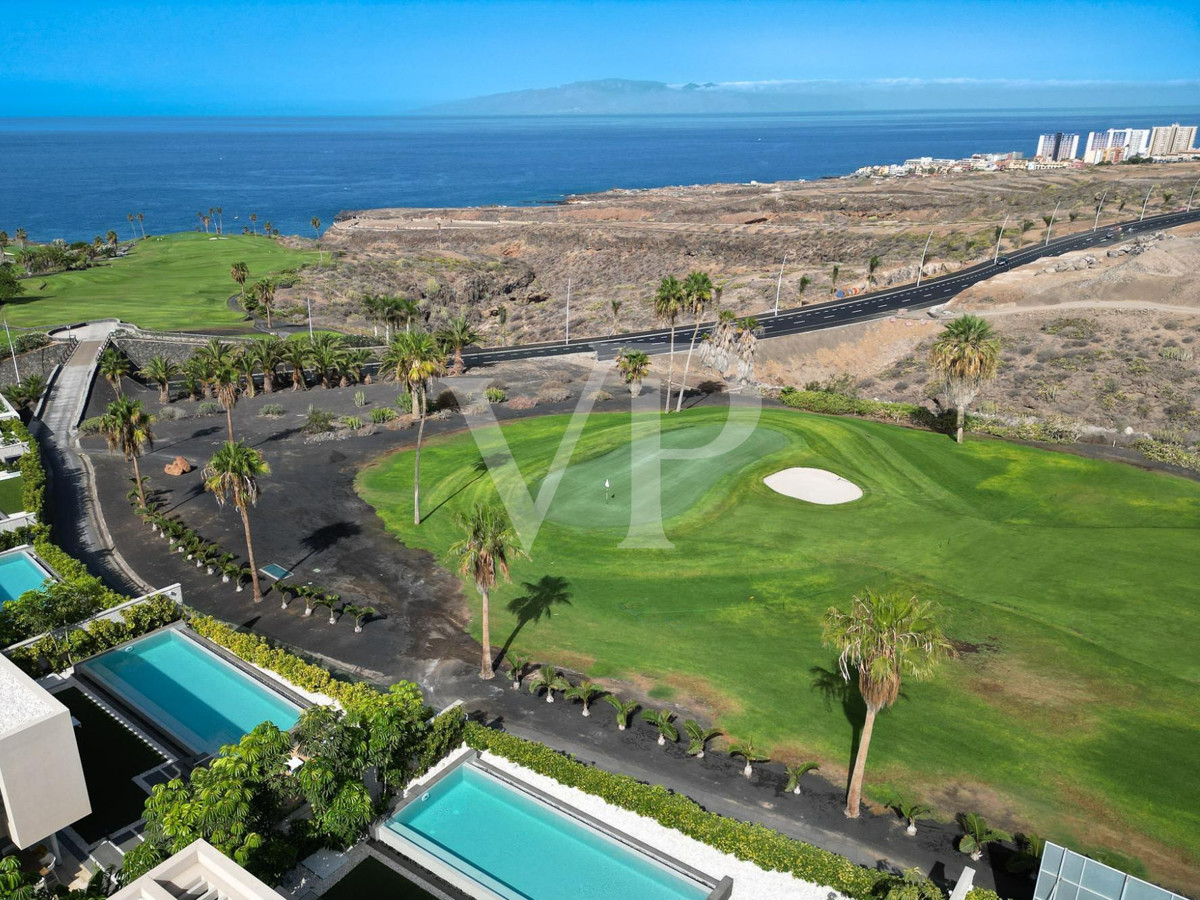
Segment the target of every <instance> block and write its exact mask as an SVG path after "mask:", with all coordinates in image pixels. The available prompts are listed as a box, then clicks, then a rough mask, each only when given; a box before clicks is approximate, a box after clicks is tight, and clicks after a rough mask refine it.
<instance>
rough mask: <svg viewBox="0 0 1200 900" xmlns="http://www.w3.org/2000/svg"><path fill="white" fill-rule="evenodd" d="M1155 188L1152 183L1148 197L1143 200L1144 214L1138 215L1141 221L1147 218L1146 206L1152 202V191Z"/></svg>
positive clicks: (1147, 192)
mask: <svg viewBox="0 0 1200 900" xmlns="http://www.w3.org/2000/svg"><path fill="white" fill-rule="evenodd" d="M1153 190H1154V185H1150V188H1149V190H1147V191H1146V199H1145V200H1143V201H1142V214H1141V215H1140V216H1138V221H1139V222H1140V221H1142V219H1144V218H1146V206H1147V204H1149V203H1150V193H1151V191H1153Z"/></svg>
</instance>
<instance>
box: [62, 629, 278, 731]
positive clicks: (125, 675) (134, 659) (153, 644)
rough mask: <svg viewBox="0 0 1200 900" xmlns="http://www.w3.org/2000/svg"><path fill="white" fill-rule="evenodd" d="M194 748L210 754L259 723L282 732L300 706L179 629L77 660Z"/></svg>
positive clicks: (88, 673)
mask: <svg viewBox="0 0 1200 900" xmlns="http://www.w3.org/2000/svg"><path fill="white" fill-rule="evenodd" d="M76 669H77V670H80V671H81V672H82V673H83V674H84V675H86V676H87V677H89V678H91V679H92V680H93V681H95V682H97V683H98V684H100V685H101V686H102V687H103V688H105V689H106V690H107V691H109V692H110V693H111V694H113V695H114V696H116V697H117V698H119V699H120V700H122V701H124V702H125V703H127V704H128V705H129V706H130V707H132V708H133V709H134V710H136V711H138V712H139V713H141V714H142V715H143V716H145V717H146V718H147V719H149V720H150V721H151V722H153V723H154V724H156V725H158V726H160V727H161V728H162V729H163V730H164V731H165V732H166V733H167V734H168V735H170V736H172V737H174V738H175V739H176V740H177V741H178V742H179V743H180V744H182V745H183V746H184V747H186V748H187V749H188V750H191V751H192V752H193V753H215V752H216V751H217V750H219V749H220V748H221V746H222V745H224V744H235V743H237V742H238V741H239V740H241V738H242V735H244V734H246V733H247V732H250V731H252V730H253V729H254V728H255V726H257V725H260V724H261V723H263V722H274V723H275V724H276V725H278V726H279V727H280V728H282V729H284V730H285V731H286V730H287V729H289V728H291V727H292V726H293V725H295V724H296V720H297V719H298V718H299V717H300V707H299V706H297V705H296V704H295V703H293V702H292V701H290V700H288V699H287V698H285V697H284V696H283V695H282V694H280V693H278V692H277V691H274V690H272V689H271V688H269V687H267V686H266V685H264V684H261V683H259V682H258V681H257V680H256V679H255V678H253V677H251V676H250V675H248V674H246V673H245V672H243V671H241V670H240V669H238V668H237V667H236V666H234V665H233V664H231V663H229V662H227V661H225V660H224V659H222V658H221V657H220V656H218V655H217V654H216V653H214V652H213V651H212V650H209V649H208V648H207V647H204V646H203V645H202V644H201V643H200V642H199V641H197V640H193V639H192V638H190V637H188V636H186V635H183V634H180V633H179V632H178V631H177V630H176V629H173V628H169V629H166V630H165V631H160V632H157V633H156V634H151V635H149V636H147V637H144V638H140V639H139V640H136V641H132V642H130V643H128V644H125V645H124V646H122V647H117V648H116V649H115V650H110V651H108V652H107V653H102V654H101V655H99V656H97V657H95V658H93V659H90V660H87V661H86V662H82V663H80V664H79V665H78V666H76Z"/></svg>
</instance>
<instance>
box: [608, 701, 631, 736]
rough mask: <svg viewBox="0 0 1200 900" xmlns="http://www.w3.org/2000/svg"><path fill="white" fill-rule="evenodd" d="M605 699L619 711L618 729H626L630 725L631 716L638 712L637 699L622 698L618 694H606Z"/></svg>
mask: <svg viewBox="0 0 1200 900" xmlns="http://www.w3.org/2000/svg"><path fill="white" fill-rule="evenodd" d="M604 700H605V702H606V703H608V704H609V705H610V706H611V707H612V708H613V709H615V710H616V711H617V730H619V731H624V730H625V729H626V728H627V727H629V717H630V716H632V715H633V714H634V713H635V712H637V708H638V702H637V701H636V700H622V699H621V698H620V697H618V696H617V695H616V694H605V695H604Z"/></svg>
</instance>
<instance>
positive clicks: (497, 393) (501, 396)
mask: <svg viewBox="0 0 1200 900" xmlns="http://www.w3.org/2000/svg"><path fill="white" fill-rule="evenodd" d="M483 399H485V400H486V401H487V402H488V403H503V402H504V401H505V400H507V399H508V392H507V391H506V390H504V388H498V387H490V388H487V389H486V390H485V391H484V392H483Z"/></svg>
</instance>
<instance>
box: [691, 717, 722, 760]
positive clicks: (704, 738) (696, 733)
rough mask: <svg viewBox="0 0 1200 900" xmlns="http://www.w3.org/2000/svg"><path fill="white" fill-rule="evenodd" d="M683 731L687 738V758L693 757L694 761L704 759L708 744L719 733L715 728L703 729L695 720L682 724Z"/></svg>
mask: <svg viewBox="0 0 1200 900" xmlns="http://www.w3.org/2000/svg"><path fill="white" fill-rule="evenodd" d="M683 730H684V732H685V733H686V734H687V736H688V747H687V752H688V756H694V757H696V759H703V758H704V751H705V750H706V749H707V746H708V742H709V741H711V740H712V739H713V738H715V737H716V736H717V735H719V734H720V733H721V732H719V731H717V729H715V728H705V727H704V726H703V725H701V724H700V723H699V722H697V721H696V720H695V719H688V720H687V721H686V722H684V723H683Z"/></svg>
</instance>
